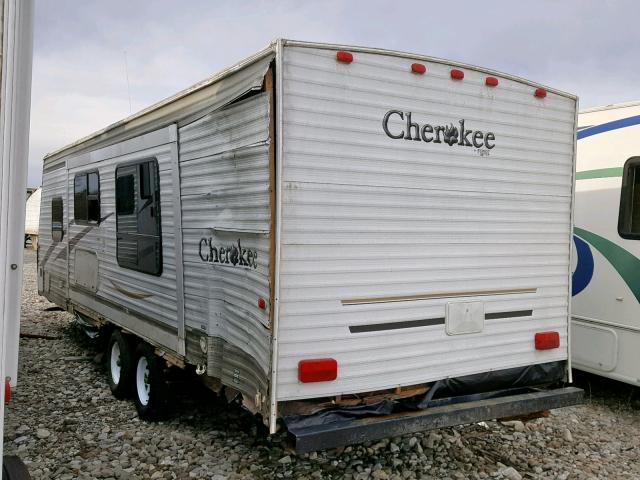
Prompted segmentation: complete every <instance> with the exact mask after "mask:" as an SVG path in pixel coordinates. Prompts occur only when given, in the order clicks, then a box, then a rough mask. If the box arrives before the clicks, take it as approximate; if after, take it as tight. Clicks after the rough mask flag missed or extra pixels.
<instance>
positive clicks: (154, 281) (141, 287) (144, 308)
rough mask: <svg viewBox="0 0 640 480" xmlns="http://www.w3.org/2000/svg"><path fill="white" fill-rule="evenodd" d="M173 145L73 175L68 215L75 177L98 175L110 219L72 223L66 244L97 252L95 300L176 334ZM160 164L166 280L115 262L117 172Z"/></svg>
mask: <svg viewBox="0 0 640 480" xmlns="http://www.w3.org/2000/svg"><path fill="white" fill-rule="evenodd" d="M172 145H173V146H175V143H173V144H171V143H167V144H164V145H159V146H155V147H153V148H147V149H145V150H141V151H139V152H135V153H131V154H127V155H123V156H117V157H112V158H108V159H105V160H102V161H99V162H93V163H91V164H88V165H83V166H81V167H76V168H72V169H70V170H69V174H68V182H69V192H70V195H69V196H70V205H69V212H73V208H74V206H73V200H74V198H73V186H74V178H75V175H76V174H77V173H81V172H90V171H96V170H97V171H98V173H99V175H100V215H101V217H102V218H104V217H107V218H106V219H105V220H104V221H103V222H102V223H100V225H82V224H76V223H75V222H71V224H70V225H69V233H68V238H74V239H77V240H76V241H75V242H73V243H75V247H74V249H82V250H88V251H91V252H95V253H96V254H97V257H98V269H99V285H98V291H97V292H96V295H97V296H98V297H99V298H102V299H104V300H107V301H109V302H112V303H114V304H115V305H119V306H121V307H123V308H126V309H127V310H128V311H129V312H131V313H134V314H139V315H143V316H146V317H149V318H153V319H155V320H156V321H158V322H161V323H163V324H165V325H167V326H169V327H171V328H177V322H176V318H177V311H176V264H175V235H174V224H175V216H174V211H175V205H174V202H173V184H172V180H171V162H172V161H176V159H175V158H172V150H171V149H172ZM151 158H156V159H157V161H158V172H159V175H160V215H161V231H162V259H163V265H162V275H161V276H155V275H149V274H147V273H143V272H138V271H135V270H131V269H127V268H123V267H120V266H119V265H118V261H117V256H116V253H117V245H116V215H115V172H116V168H117V167H118V166H119V165H123V164H127V163H131V162H135V161H138V160H144V159H151ZM69 278H70V285H71V286H74V285H75V284H76V281H75V255H74V253H73V251H72V253H71V255H70V258H69ZM123 289H124V290H126V291H127V292H129V293H130V294H133V295H144V296H146V298H142V299H140V298H132V297H131V296H128V295H126V294H123V293H122V291H121V290H123Z"/></svg>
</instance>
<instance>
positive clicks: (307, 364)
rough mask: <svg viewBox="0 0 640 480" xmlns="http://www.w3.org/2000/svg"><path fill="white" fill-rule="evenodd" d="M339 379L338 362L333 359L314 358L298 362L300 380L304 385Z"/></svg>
mask: <svg viewBox="0 0 640 480" xmlns="http://www.w3.org/2000/svg"><path fill="white" fill-rule="evenodd" d="M336 378H338V362H336V361H335V359H333V358H314V359H311V360H300V362H298V380H300V382H302V383H312V382H330V381H332V380H335V379H336Z"/></svg>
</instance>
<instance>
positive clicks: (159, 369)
mask: <svg viewBox="0 0 640 480" xmlns="http://www.w3.org/2000/svg"><path fill="white" fill-rule="evenodd" d="M135 359H136V360H135V369H134V380H133V387H134V388H133V390H134V395H133V399H134V403H135V405H136V410H137V411H138V416H139V417H140V418H141V419H143V420H152V421H153V420H162V419H163V418H164V417H165V416H166V413H167V405H168V402H167V397H168V394H169V388H168V385H167V379H166V376H165V365H164V362H163V360H162V359H161V358H160V357H158V356H157V355H156V354H155V353H154V351H153V347H151V346H150V345H148V344H146V343H141V344H140V345H138V348H137V349H136V355H135Z"/></svg>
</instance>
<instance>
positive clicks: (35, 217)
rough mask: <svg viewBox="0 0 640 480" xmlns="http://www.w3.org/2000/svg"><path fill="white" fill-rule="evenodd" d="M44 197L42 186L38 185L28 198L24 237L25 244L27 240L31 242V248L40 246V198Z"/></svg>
mask: <svg viewBox="0 0 640 480" xmlns="http://www.w3.org/2000/svg"><path fill="white" fill-rule="evenodd" d="M41 198H42V187H38V188H36V189H35V190H34V192H33V193H32V194H31V195H29V198H27V206H26V210H25V216H24V239H25V246H26V245H27V240H29V241H30V242H31V248H33V249H37V248H38V227H39V225H40V200H41Z"/></svg>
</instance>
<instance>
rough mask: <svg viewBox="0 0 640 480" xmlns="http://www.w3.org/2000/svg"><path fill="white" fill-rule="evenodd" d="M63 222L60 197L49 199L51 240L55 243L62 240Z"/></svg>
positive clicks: (62, 208)
mask: <svg viewBox="0 0 640 480" xmlns="http://www.w3.org/2000/svg"><path fill="white" fill-rule="evenodd" d="M63 222H64V206H63V203H62V197H54V198H52V199H51V238H53V240H54V241H55V242H59V241H60V240H62V232H63V230H62V223H63Z"/></svg>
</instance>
